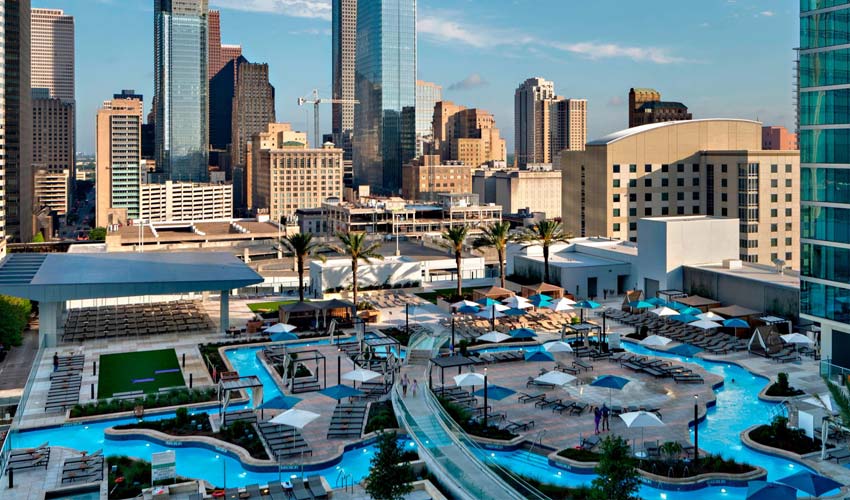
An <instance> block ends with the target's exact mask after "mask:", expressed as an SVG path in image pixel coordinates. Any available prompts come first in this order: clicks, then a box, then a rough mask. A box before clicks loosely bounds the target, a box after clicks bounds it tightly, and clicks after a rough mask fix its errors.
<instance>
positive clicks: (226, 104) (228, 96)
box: [210, 56, 248, 151]
mask: <svg viewBox="0 0 850 500" xmlns="http://www.w3.org/2000/svg"><path fill="white" fill-rule="evenodd" d="M247 62H248V60H247V59H245V58H244V57H242V56H239V57H237V58H236V59H233V60H232V61H228V62H226V63H225V64H224V66H223V67H222V68H221V70H219V72H218V73H216V75H215V76H213V77H212V78H211V79H210V147H212V148H213V149H218V150H222V151H223V150H226V149H227V145H228V144H230V141H231V140H232V139H233V95H234V94H235V92H236V78H237V75H238V72H239V66H240V65H242V64H243V63H247Z"/></svg>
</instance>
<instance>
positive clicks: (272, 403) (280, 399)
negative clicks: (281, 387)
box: [260, 395, 301, 410]
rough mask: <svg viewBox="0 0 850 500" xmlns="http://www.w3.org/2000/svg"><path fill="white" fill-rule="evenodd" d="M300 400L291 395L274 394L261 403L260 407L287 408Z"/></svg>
mask: <svg viewBox="0 0 850 500" xmlns="http://www.w3.org/2000/svg"><path fill="white" fill-rule="evenodd" d="M300 401H301V398H296V397H293V396H283V395H281V396H275V397H273V398H272V399H270V400H268V401H266V402H264V403H263V404H261V405H260V408H261V409H263V410H288V409H290V408H292V407H293V406H295V405H297V404H298V403H299V402H300Z"/></svg>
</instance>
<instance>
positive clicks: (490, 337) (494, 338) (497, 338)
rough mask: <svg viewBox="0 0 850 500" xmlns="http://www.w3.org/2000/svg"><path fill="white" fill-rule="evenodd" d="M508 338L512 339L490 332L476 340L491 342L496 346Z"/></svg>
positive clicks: (499, 333) (508, 336) (505, 335)
mask: <svg viewBox="0 0 850 500" xmlns="http://www.w3.org/2000/svg"><path fill="white" fill-rule="evenodd" d="M510 338H513V337H511V336H510V335H507V334H504V333H502V332H497V331H495V330H493V331H492V332H487V333H485V334H484V335H482V336H480V337H478V340H480V341H481V342H493V343H495V344H497V343H499V342H504V341H506V340H508V339H510Z"/></svg>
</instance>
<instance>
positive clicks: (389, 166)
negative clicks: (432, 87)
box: [354, 0, 416, 193]
mask: <svg viewBox="0 0 850 500" xmlns="http://www.w3.org/2000/svg"><path fill="white" fill-rule="evenodd" d="M354 65H355V72H354V75H355V97H356V99H357V100H358V101H360V104H359V105H357V106H355V108H354V130H355V131H356V132H355V135H354V176H355V183H356V184H369V185H370V186H371V187H372V189H373V191H375V192H384V193H398V192H399V190H400V189H401V168H402V165H404V163H405V162H407V161H408V160H410V159H411V158H413V155H414V154H415V149H416V0H374V1H370V2H359V3H358V4H357V51H356V58H355V62H354Z"/></svg>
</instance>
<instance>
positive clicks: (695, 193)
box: [694, 191, 699, 201]
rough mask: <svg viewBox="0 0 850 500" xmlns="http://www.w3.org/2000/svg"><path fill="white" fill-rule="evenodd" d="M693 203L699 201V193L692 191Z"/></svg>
mask: <svg viewBox="0 0 850 500" xmlns="http://www.w3.org/2000/svg"><path fill="white" fill-rule="evenodd" d="M694 201H699V191H694Z"/></svg>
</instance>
